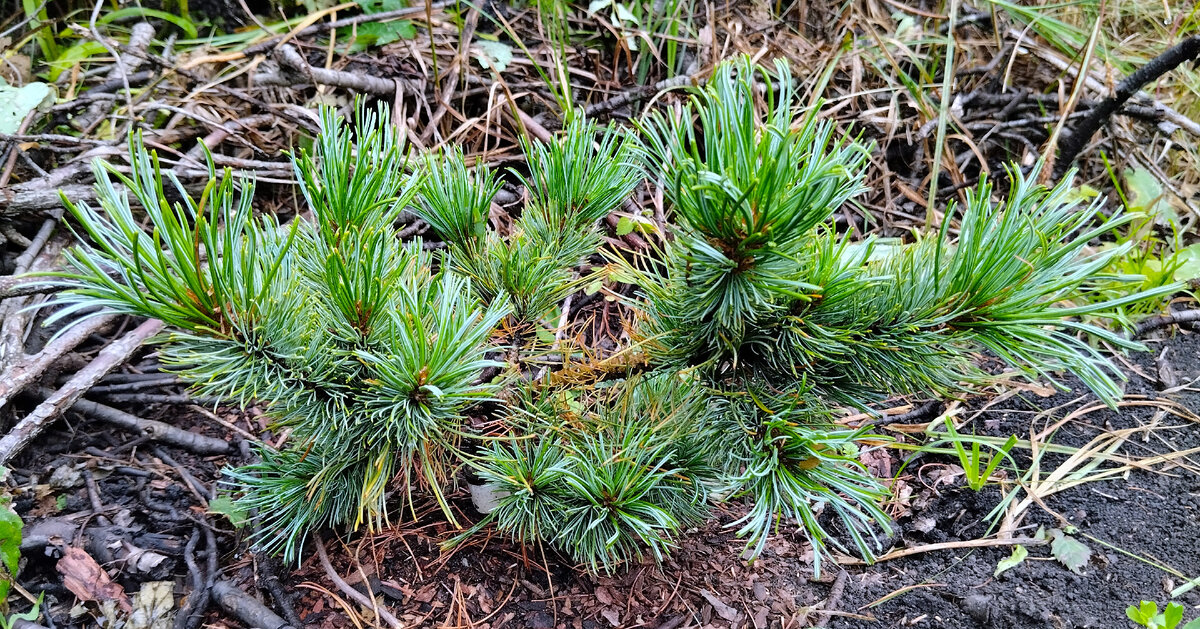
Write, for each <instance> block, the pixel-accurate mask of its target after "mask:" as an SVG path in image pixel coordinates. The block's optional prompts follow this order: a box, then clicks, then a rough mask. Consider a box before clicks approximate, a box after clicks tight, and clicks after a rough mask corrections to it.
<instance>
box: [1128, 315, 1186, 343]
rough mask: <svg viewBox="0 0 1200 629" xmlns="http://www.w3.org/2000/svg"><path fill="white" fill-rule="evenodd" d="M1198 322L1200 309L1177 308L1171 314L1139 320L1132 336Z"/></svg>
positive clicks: (1135, 336)
mask: <svg viewBox="0 0 1200 629" xmlns="http://www.w3.org/2000/svg"><path fill="white" fill-rule="evenodd" d="M1196 322H1200V310H1176V311H1175V312H1172V313H1170V314H1165V315H1159V316H1157V317H1150V318H1149V319H1143V320H1141V321H1139V322H1138V324H1137V325H1136V326H1134V328H1133V334H1131V335H1130V336H1131V337H1132V338H1135V339H1136V338H1138V337H1141V336H1144V335H1146V334H1147V333H1149V332H1153V331H1154V330H1157V329H1159V328H1165V327H1168V326H1172V325H1180V324H1184V323H1196Z"/></svg>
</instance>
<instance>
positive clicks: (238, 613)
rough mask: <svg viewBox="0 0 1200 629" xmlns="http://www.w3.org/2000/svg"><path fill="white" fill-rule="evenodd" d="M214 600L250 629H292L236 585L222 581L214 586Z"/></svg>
mask: <svg viewBox="0 0 1200 629" xmlns="http://www.w3.org/2000/svg"><path fill="white" fill-rule="evenodd" d="M212 598H213V600H214V601H215V602H216V603H217V605H218V606H219V607H220V608H221V609H223V610H225V611H226V612H227V613H229V614H232V615H233V616H234V617H235V618H237V619H238V620H240V621H242V622H243V623H245V624H246V626H248V627H259V628H261V629H292V627H291V625H289V624H287V622H286V621H285V620H284V619H282V618H280V617H279V616H278V615H276V614H275V612H273V611H271V610H270V609H267V607H266V606H265V605H263V604H262V603H260V602H258V601H256V600H254V599H253V598H251V597H250V595H248V594H246V593H245V592H243V591H242V590H241V589H240V588H238V587H237V586H236V585H234V584H232V583H230V582H229V581H226V580H225V579H220V580H218V581H217V582H216V583H213V585H212Z"/></svg>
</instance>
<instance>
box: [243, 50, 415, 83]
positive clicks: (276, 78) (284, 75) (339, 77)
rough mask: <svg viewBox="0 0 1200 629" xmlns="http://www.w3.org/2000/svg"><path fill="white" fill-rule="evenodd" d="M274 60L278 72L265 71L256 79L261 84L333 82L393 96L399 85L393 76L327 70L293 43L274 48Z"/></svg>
mask: <svg viewBox="0 0 1200 629" xmlns="http://www.w3.org/2000/svg"><path fill="white" fill-rule="evenodd" d="M275 60H276V61H278V62H279V66H280V71H279V72H277V73H271V72H264V73H261V74H259V75H257V76H256V77H255V78H256V81H257V82H258V83H260V84H263V85H282V86H287V87H291V86H293V85H313V84H315V85H332V86H334V87H341V88H345V89H348V90H351V91H354V92H362V93H367V94H375V95H376V96H393V95H395V94H396V90H397V88H398V87H401V86H402V84H401V83H399V82H397V81H396V79H387V78H381V77H377V76H369V75H366V74H355V73H352V72H343V71H341V70H327V69H325V68H317V67H314V66H312V65H310V64H309V63H308V62H307V61H305V60H304V57H302V56H301V55H300V52H299V51H297V50H296V48H295V47H294V46H291V45H290V44H284V45H282V46H280V47H279V48H276V49H275Z"/></svg>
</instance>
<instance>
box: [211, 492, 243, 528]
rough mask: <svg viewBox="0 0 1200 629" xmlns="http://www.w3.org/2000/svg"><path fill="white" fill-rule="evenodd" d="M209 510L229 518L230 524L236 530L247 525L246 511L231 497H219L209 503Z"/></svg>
mask: <svg viewBox="0 0 1200 629" xmlns="http://www.w3.org/2000/svg"><path fill="white" fill-rule="evenodd" d="M208 510H209V511H210V512H212V513H216V514H218V515H223V516H225V517H227V518H229V522H230V523H231V524H233V526H234V527H235V528H241V527H242V525H244V524H245V523H246V519H247V514H246V510H245V509H243V508H241V507H240V506H238V504H237V502H235V501H234V500H233V498H230V497H229V496H217V497H216V498H213V499H212V500H209V501H208Z"/></svg>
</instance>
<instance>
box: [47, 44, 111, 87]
mask: <svg viewBox="0 0 1200 629" xmlns="http://www.w3.org/2000/svg"><path fill="white" fill-rule="evenodd" d="M106 52H108V49H107V48H105V47H104V46H102V45H101V44H100V42H97V41H92V40H90V39H89V40H87V41H81V42H79V43H77V44H75V45H74V46H71V47H70V48H68V49H66V50H64V51H62V53H60V54H59V55H58V57H56V58H55V59H54V61H51V62H50V63H48V64H47V65H49V66H50V72H49V73H47V74H48V76H49V78H50V80H51V81H57V80H58V77H59V76H60V75H61V74H62V73H63V72H65V71H67V70H70V69H71V67H72V66H74V65H75V64H77V63H79V62H80V61H84V60H86V59H90V58H91V57H94V56H96V55H102V54H104V53H106Z"/></svg>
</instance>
